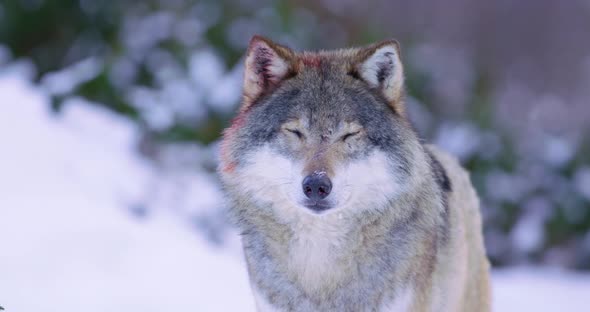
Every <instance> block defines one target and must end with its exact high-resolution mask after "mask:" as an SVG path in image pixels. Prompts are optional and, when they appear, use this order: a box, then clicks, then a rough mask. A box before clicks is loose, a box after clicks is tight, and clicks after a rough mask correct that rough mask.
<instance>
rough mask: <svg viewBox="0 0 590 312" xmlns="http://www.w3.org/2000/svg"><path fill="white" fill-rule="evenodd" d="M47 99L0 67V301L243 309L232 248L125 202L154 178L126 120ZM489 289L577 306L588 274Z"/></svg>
mask: <svg viewBox="0 0 590 312" xmlns="http://www.w3.org/2000/svg"><path fill="white" fill-rule="evenodd" d="M47 101H48V99H47V97H46V96H44V95H43V94H42V93H41V92H39V91H37V90H36V89H35V88H34V87H32V86H31V85H30V84H29V83H28V82H26V81H25V80H24V79H22V78H18V77H15V76H14V75H4V76H2V75H0V130H1V131H0V306H3V307H4V308H5V309H6V311H8V312H10V311H65V312H68V311H126V312H133V311H142V312H146V311H252V310H253V302H252V299H251V296H250V292H249V288H248V283H247V276H246V272H245V270H244V264H243V263H242V260H241V257H240V256H239V254H237V253H236V252H235V251H234V250H236V248H227V249H220V248H218V247H213V246H211V245H210V244H209V243H208V242H207V241H205V240H204V239H202V238H201V237H200V236H199V235H196V233H195V231H194V228H191V227H190V226H188V225H187V224H186V222H184V221H183V219H182V218H180V217H178V214H175V213H173V212H172V210H166V209H156V210H155V212H154V213H152V214H150V215H149V217H144V218H137V217H134V216H133V215H132V213H131V212H130V209H129V207H133V206H134V205H139V204H141V203H142V201H143V200H145V197H146V195H148V197H149V194H146V193H147V192H150V189H151V188H153V183H155V182H154V181H156V180H157V179H158V178H159V175H158V173H157V171H156V170H155V169H154V168H153V167H152V164H150V163H148V162H146V161H145V160H143V159H142V158H141V157H139V156H138V155H137V154H136V152H135V151H134V146H135V142H136V139H137V132H136V129H135V128H134V127H133V126H132V124H131V123H129V122H128V121H126V120H124V119H121V118H120V117H118V116H115V115H112V114H110V113H108V112H106V111H103V110H102V109H100V108H97V107H95V106H90V105H88V104H86V103H83V102H81V101H73V102H71V103H70V105H67V106H66V111H65V112H64V113H63V114H60V115H59V116H54V115H52V114H51V113H50V112H48V109H47V108H48V103H47ZM197 179H200V181H206V179H205V178H197ZM214 192H215V190H214V189H213V190H212V191H210V192H209V193H211V194H212V193H214ZM200 195H203V193H201V194H200ZM197 197H198V196H197ZM201 197H203V196H201ZM200 200H203V199H202V198H201V199H200ZM203 203H204V204H207V205H211V206H214V204H216V200H213V201H211V200H210V199H207V200H206V201H205V202H203ZM230 241H231V240H230ZM494 293H495V295H494V304H495V309H494V310H495V311H523V310H526V311H556V310H559V309H561V310H567V311H582V310H583V309H582V308H581V307H584V306H586V305H585V304H584V303H585V300H586V299H587V296H588V295H590V276H589V275H581V274H574V273H567V272H562V271H555V270H552V269H546V268H544V269H530V268H525V269H510V270H505V271H496V272H494Z"/></svg>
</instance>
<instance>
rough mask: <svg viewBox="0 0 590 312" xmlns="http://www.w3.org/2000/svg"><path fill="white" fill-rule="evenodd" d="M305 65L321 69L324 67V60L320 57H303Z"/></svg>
mask: <svg viewBox="0 0 590 312" xmlns="http://www.w3.org/2000/svg"><path fill="white" fill-rule="evenodd" d="M301 61H302V62H303V65H305V66H308V67H316V68H318V67H320V66H321V65H322V58H321V57H320V56H319V55H305V56H303V57H301Z"/></svg>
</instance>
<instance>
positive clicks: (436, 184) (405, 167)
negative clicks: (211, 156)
mask: <svg viewBox="0 0 590 312" xmlns="http://www.w3.org/2000/svg"><path fill="white" fill-rule="evenodd" d="M255 40H263V41H262V42H256V43H255V44H265V46H264V49H266V48H267V46H266V45H268V47H269V48H271V49H274V51H276V53H275V54H276V55H280V56H281V57H284V58H285V63H287V64H289V66H290V67H289V70H288V74H286V76H285V77H283V79H282V80H281V81H280V83H278V84H274V85H267V84H265V83H264V81H263V82H262V83H260V84H259V85H261V86H263V87H262V88H263V89H261V90H254V91H253V90H249V91H248V92H249V94H259V96H258V97H257V98H248V99H245V103H244V106H243V110H242V112H241V114H240V116H239V117H238V119H237V120H236V122H235V124H234V126H233V127H232V128H230V129H229V130H228V131H227V132H226V135H225V138H224V143H223V148H222V149H223V151H222V164H221V167H220V174H221V177H222V180H223V182H224V185H225V190H226V193H227V195H228V199H229V202H230V206H231V213H232V216H233V219H234V221H235V223H236V224H237V226H238V227H239V228H240V230H241V232H242V242H243V246H244V253H245V256H246V260H247V263H248V271H249V275H250V279H251V283H252V285H253V288H254V289H255V291H256V292H259V293H260V296H261V297H263V300H264V301H265V302H266V303H268V305H270V306H272V308H273V309H275V310H277V311H386V310H387V307H388V306H390V305H395V304H396V302H399V301H400V300H402V299H400V298H401V297H403V296H402V293H403V292H404V290H407V289H411V294H412V297H411V303H410V304H409V305H408V306H409V307H411V308H410V309H411V310H412V311H449V309H456V310H460V311H476V310H477V311H488V310H489V298H488V297H489V293H488V292H489V291H488V285H487V274H488V273H487V270H488V264H487V259H486V258H485V251H484V249H483V245H482V241H481V224H480V220H479V218H480V217H479V211H478V207H477V206H478V203H477V197H476V195H475V193H474V192H473V189H472V187H471V184H470V182H469V178H468V176H467V175H466V174H465V173H464V171H463V170H462V169H461V168H460V167H459V166H458V165H457V164H456V162H455V161H454V160H452V159H451V158H450V157H448V156H447V155H445V154H444V153H442V152H440V151H438V150H436V149H435V148H433V147H430V146H425V145H423V144H422V143H421V142H420V140H419V138H418V136H417V135H416V133H415V132H414V131H413V129H412V127H411V126H410V125H409V122H408V121H407V119H406V117H405V116H404V110H403V99H401V98H397V97H391V96H389V94H383V93H382V92H384V91H383V90H387V89H386V88H374V87H370V86H369V85H368V84H367V83H366V82H365V81H362V80H361V79H359V75H358V74H357V73H356V72H355V71H357V70H358V67H357V66H356V64H357V63H359V62H363V60H365V59H366V58H367V57H368V56H369V55H370V54H371V53H372V52H371V51H374V50H375V49H376V48H377V47H381V46H383V44H377V45H374V46H370V47H368V48H364V49H351V50H341V51H336V52H320V53H317V54H313V53H308V52H306V53H299V54H297V53H294V52H292V51H290V50H287V49H286V48H285V47H282V46H279V45H276V44H274V43H271V42H269V41H266V40H265V39H261V38H257V39H256V38H255ZM384 44H392V43H391V42H386V43H384ZM396 49H397V44H396ZM397 51H398V52H399V50H397ZM273 55H274V54H273ZM257 57H260V56H257ZM263 57H264V55H263ZM256 60H257V62H256V64H266V63H269V62H268V60H259V59H256ZM310 64H311V65H310ZM383 66H385V67H384V68H382V69H379V70H378V71H377V73H378V74H379V77H377V78H378V81H379V82H382V81H385V80H386V78H387V77H385V76H386V75H392V74H394V73H393V72H394V71H393V70H392V68H394V67H395V66H401V63H399V64H393V63H385V64H383ZM246 70H248V69H246ZM256 70H257V71H259V72H260V71H261V69H260V68H256ZM262 70H264V68H263V69H262ZM384 75H385V76H384ZM276 78H277V77H273V79H275V80H276ZM390 78H391V77H390ZM261 79H264V77H262V78H261ZM400 79H402V78H400ZM389 81H391V79H390V80H389ZM254 86H256V85H254ZM394 91H395V92H400V93H401V91H400V90H394ZM392 98H393V99H394V100H390V99H392ZM291 121H296V122H297V125H302V126H301V129H302V131H305V136H306V138H305V140H306V143H305V144H308V146H309V147H306V148H298V147H297V146H299V145H298V144H300V143H293V142H295V141H296V140H297V139H296V138H290V137H288V134H287V135H285V134H283V133H282V132H281V129H282V127H283V126H284V125H285V124H286V123H288V122H291ZM350 122H352V123H355V124H359V125H360V127H361V128H362V132H361V133H360V134H358V135H355V136H354V137H350V139H349V138H346V139H343V140H342V141H338V140H339V137H338V136H337V134H338V133H340V135H341V134H342V131H343V130H342V128H343V127H345V126H344V125H345V124H346V123H350ZM290 140H291V141H290ZM328 142H335V143H328ZM301 144H303V143H301ZM328 145H330V146H331V145H338V147H334V149H335V150H336V151H335V152H333V153H332V154H333V155H332V156H331V157H332V158H330V159H329V160H318V161H317V162H318V163H321V166H323V167H322V168H332V167H334V166H336V165H334V163H337V165H338V166H346V165H347V164H352V163H362V162H365V161H368V157H370V155H373V152H374V151H379V152H380V153H384V154H385V155H387V166H386V167H385V168H383V170H386V171H388V172H391V174H392V175H394V173H395V177H396V179H397V180H399V181H400V183H401V185H402V186H403V189H404V191H403V192H401V193H400V194H399V195H398V196H395V197H394V196H392V197H391V198H390V199H388V201H387V204H386V205H385V206H386V208H384V209H381V208H377V207H370V206H367V207H360V206H359V207H358V208H359V209H358V211H356V212H350V213H346V214H344V217H342V218H341V219H336V218H335V217H331V216H321V215H318V216H317V217H309V218H311V219H312V220H313V222H319V223H321V222H323V221H322V220H328V219H329V218H332V219H330V220H332V221H330V222H333V223H334V224H336V225H337V231H338V233H337V236H336V237H337V240H338V241H337V242H334V244H333V245H331V244H329V245H328V246H329V247H328V248H330V260H331V261H332V262H331V263H330V264H331V265H334V266H335V267H337V268H338V269H339V270H338V274H337V275H338V276H337V277H334V279H330V280H329V281H327V282H326V283H323V284H322V283H320V285H319V286H318V287H317V288H314V289H310V288H309V286H306V285H307V284H305V283H303V282H302V281H301V280H300V279H299V278H298V274H299V273H298V271H297V270H296V269H295V268H294V267H292V266H291V264H290V263H291V262H290V260H291V259H290V258H289V257H290V256H289V255H292V252H293V249H292V248H293V244H294V241H297V240H298V239H299V238H298V235H299V234H300V233H298V228H299V225H297V224H294V223H290V222H287V221H284V220H283V219H281V217H280V216H279V215H278V214H277V211H278V210H277V209H281V208H280V207H281V205H282V203H280V202H270V203H263V202H260V201H256V200H254V199H253V194H252V192H253V191H244V190H245V189H246V187H248V185H245V184H244V183H256V181H252V180H248V179H247V177H246V178H244V177H242V176H239V173H237V172H241V171H240V170H242V168H246V167H248V166H250V165H251V159H252V157H253V155H255V152H256V151H259V150H260V149H261V148H263V147H268V148H270V150H271V151H272V153H276V154H277V155H281V157H284V158H285V159H293V161H300V160H302V159H308V158H306V157H307V156H306V155H307V154H306V153H309V150H310V149H313V148H318V149H324V148H325V149H327V148H328V147H326V146H328ZM315 155H316V156H317V155H323V154H322V153H320V152H318V153H317V154H315ZM317 157H320V156H317ZM321 157H324V156H321ZM326 157H327V156H326ZM309 159H311V160H307V164H308V166H311V167H313V166H315V165H316V164H315V163H314V161H315V160H314V158H309ZM322 159H323V158H322ZM322 161H325V163H323V162H322ZM318 166H320V165H318ZM336 167H337V166H336ZM306 168H307V167H306ZM314 168H315V167H314ZM331 174H334V175H336V174H337V173H331ZM367 174H372V173H370V172H367ZM244 181H246V182H244ZM361 206H362V204H361ZM360 208H363V209H360ZM301 209H305V208H304V207H301ZM335 209H338V208H337V207H336V208H335ZM326 222H327V221H326ZM465 233H470V236H465ZM331 234H333V233H332V232H330V233H326V235H331ZM461 263H465V264H469V267H467V268H464V267H461ZM320 270H321V268H320ZM457 274H458V275H457ZM461 274H462V275H461ZM455 275H457V276H455ZM459 275H460V276H459ZM463 280H465V281H464V282H458V281H463Z"/></svg>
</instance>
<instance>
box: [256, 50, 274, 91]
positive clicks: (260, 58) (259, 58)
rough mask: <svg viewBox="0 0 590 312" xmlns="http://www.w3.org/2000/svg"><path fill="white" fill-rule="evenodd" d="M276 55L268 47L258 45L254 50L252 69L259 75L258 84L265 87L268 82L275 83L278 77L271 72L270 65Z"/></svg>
mask: <svg viewBox="0 0 590 312" xmlns="http://www.w3.org/2000/svg"><path fill="white" fill-rule="evenodd" d="M277 57H278V56H277V55H276V53H275V52H274V51H272V50H271V49H270V48H269V47H267V46H264V45H258V46H257V47H256V48H255V50H254V70H255V73H256V75H257V76H258V77H259V79H258V84H259V85H260V86H261V87H263V88H266V87H268V85H269V82H272V83H276V82H277V81H278V77H276V75H274V74H273V73H272V72H271V68H270V67H271V66H272V62H273V59H274V58H277Z"/></svg>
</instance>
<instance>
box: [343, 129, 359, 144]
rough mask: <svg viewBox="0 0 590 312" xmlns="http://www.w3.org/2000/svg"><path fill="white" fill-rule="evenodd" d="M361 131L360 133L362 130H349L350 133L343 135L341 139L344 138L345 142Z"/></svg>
mask: <svg viewBox="0 0 590 312" xmlns="http://www.w3.org/2000/svg"><path fill="white" fill-rule="evenodd" d="M359 133H360V131H355V132H349V133H347V134H345V135H343V136H342V138H341V140H342V142H344V141H346V139H349V138H351V137H353V136H355V135H357V134H359Z"/></svg>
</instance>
